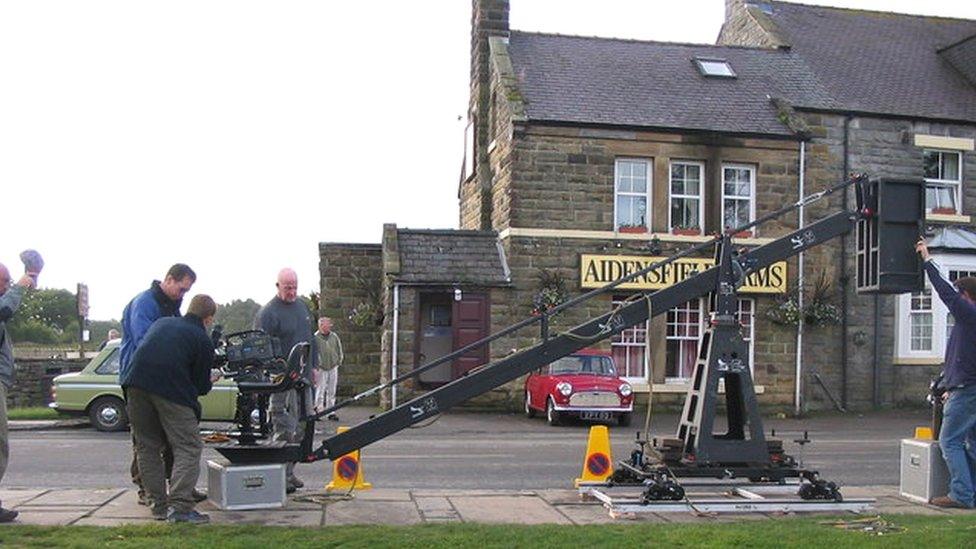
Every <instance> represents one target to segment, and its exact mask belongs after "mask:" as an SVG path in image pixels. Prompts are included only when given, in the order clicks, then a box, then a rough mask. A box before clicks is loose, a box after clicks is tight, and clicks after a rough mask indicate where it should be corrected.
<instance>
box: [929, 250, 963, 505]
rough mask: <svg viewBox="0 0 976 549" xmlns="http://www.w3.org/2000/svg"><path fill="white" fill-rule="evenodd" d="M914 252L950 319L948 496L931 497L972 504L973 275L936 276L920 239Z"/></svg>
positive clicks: (943, 438) (936, 501) (942, 435)
mask: <svg viewBox="0 0 976 549" xmlns="http://www.w3.org/2000/svg"><path fill="white" fill-rule="evenodd" d="M915 250H916V251H918V253H919V254H920V255H921V256H922V259H923V260H924V261H925V273H926V274H927V275H928V277H929V281H930V282H931V283H932V287H933V288H935V291H936V292H937V293H938V294H939V299H941V300H942V302H943V303H945V305H946V307H947V308H948V309H949V312H950V313H952V316H953V318H954V319H955V325H954V326H953V328H952V333H951V334H949V342H948V343H947V344H946V353H945V365H944V366H943V370H942V372H943V380H942V386H943V388H945V389H946V393H945V394H946V397H945V398H946V401H945V406H944V407H943V419H942V430H941V431H940V432H939V446H940V447H941V448H942V456H943V457H944V458H945V461H946V465H947V466H948V469H949V476H950V481H949V495H947V496H940V497H937V498H933V499H932V504H933V505H938V506H939V507H959V508H967V509H969V508H972V507H974V506H976V278H974V277H964V278H960V279H958V280H956V282H955V286H953V285H952V284H950V283H949V282H947V281H946V279H944V278H943V277H942V273H940V272H939V267H938V265H936V263H935V262H934V261H933V260H932V256H931V255H930V254H929V249H928V246H927V245H926V244H925V239H919V241H918V243H917V244H915Z"/></svg>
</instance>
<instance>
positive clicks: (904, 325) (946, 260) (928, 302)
mask: <svg viewBox="0 0 976 549" xmlns="http://www.w3.org/2000/svg"><path fill="white" fill-rule="evenodd" d="M932 257H933V258H934V259H935V262H936V263H938V264H939V266H940V267H941V268H942V274H943V276H945V277H946V280H949V281H950V282H954V281H956V280H957V279H959V278H962V277H964V276H976V256H970V255H959V254H939V255H934V254H933V256H932ZM896 304H897V310H896V313H895V314H896V317H895V324H896V329H895V352H896V355H897V356H898V357H900V358H915V359H917V358H926V359H942V358H944V357H945V349H946V344H947V343H948V342H949V335H950V334H951V333H952V327H953V325H954V324H955V320H954V319H953V318H952V315H951V314H950V313H949V310H948V309H947V308H946V306H945V304H943V303H942V300H941V299H939V296H938V295H936V293H935V291H934V290H933V289H932V286H931V285H930V284H929V280H928V276H927V275H926V277H925V289H924V290H923V291H921V292H914V293H911V294H902V295H900V296H898V299H897V301H896Z"/></svg>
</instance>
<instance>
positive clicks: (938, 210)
mask: <svg viewBox="0 0 976 549" xmlns="http://www.w3.org/2000/svg"><path fill="white" fill-rule="evenodd" d="M932 213H934V214H946V215H955V214H956V209H955V208H945V207H943V208H932Z"/></svg>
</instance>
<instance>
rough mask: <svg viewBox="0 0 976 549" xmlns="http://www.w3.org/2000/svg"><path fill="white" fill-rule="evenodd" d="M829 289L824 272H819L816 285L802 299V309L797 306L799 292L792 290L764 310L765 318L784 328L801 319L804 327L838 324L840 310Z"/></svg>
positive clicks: (840, 316)
mask: <svg viewBox="0 0 976 549" xmlns="http://www.w3.org/2000/svg"><path fill="white" fill-rule="evenodd" d="M830 287H831V284H830V281H829V280H828V279H827V273H826V271H821V272H820V278H819V279H818V280H817V285H816V286H815V287H814V289H813V291H812V292H811V293H810V295H809V296H807V297H806V298H805V299H804V304H803V309H800V305H799V302H800V300H799V296H800V290H799V288H794V289H793V290H792V291H790V292H789V293H787V294H785V295H783V296H782V297H780V298H779V299H778V300H777V303H776V305H774V306H772V307H770V308H769V309H766V313H765V315H766V318H768V319H769V320H771V321H772V322H774V323H776V324H781V325H784V326H796V325H797V324H799V323H800V319H801V318H802V319H803V323H804V325H806V326H810V327H815V326H830V325H834V324H840V322H841V319H842V315H841V310H840V307H838V306H837V305H834V303H833V295H832V293H831V291H830Z"/></svg>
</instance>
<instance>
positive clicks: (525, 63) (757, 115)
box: [508, 31, 831, 136]
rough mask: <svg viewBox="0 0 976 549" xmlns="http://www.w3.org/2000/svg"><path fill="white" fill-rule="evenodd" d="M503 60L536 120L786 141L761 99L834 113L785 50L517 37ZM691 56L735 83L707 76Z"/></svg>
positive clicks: (807, 73) (805, 71)
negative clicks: (717, 64)
mask: <svg viewBox="0 0 976 549" xmlns="http://www.w3.org/2000/svg"><path fill="white" fill-rule="evenodd" d="M508 52H509V56H510V57H511V60H512V66H513V69H514V71H515V76H516V78H517V79H518V82H519V91H520V92H521V94H522V96H523V98H524V101H525V114H526V116H527V117H528V119H529V120H534V121H550V122H551V121H557V122H571V123H580V124H596V125H614V126H637V127H658V128H674V129H683V130H703V131H718V132H731V133H745V134H767V135H780V136H790V135H791V132H790V131H789V130H788V128H787V127H786V126H785V125H783V124H782V123H781V122H780V121H779V120H777V116H776V115H777V113H776V109H775V108H774V107H773V106H772V104H771V103H770V101H769V98H768V97H767V96H773V97H777V96H779V97H788V98H802V99H803V100H804V101H806V102H809V103H817V104H831V98H830V96H829V94H828V93H827V92H826V90H825V89H823V87H822V86H820V85H819V83H818V82H817V81H816V79H815V77H814V75H813V73H812V72H811V71H810V70H809V69H808V67H807V66H806V65H805V64H804V63H803V61H802V60H801V59H800V58H799V57H798V56H796V55H792V54H791V53H789V52H787V51H779V50H772V49H762V48H747V47H734V46H733V47H730V46H711V45H694V44H675V43H667V42H642V41H635V40H619V39H612V38H591V37H580V36H563V35H553V34H538V33H527V32H521V31H513V32H512V33H511V37H510V39H509V45H508ZM695 57H703V58H718V59H725V60H727V61H728V62H729V63H730V65H731V67H732V70H733V71H734V72H735V73H736V78H715V77H705V76H703V75H702V74H701V73H700V72H699V71H698V69H697V67H696V66H695V64H694V63H693V61H692V60H693V58H695Z"/></svg>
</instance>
